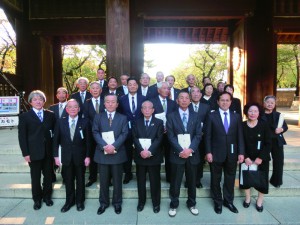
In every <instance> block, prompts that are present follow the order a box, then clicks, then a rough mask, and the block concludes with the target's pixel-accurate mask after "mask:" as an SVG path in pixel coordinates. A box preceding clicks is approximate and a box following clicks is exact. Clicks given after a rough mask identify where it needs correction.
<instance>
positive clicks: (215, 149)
mask: <svg viewBox="0 0 300 225" xmlns="http://www.w3.org/2000/svg"><path fill="white" fill-rule="evenodd" d="M231 102H232V95H231V94H230V93H228V92H222V93H220V94H219V96H218V105H219V109H218V110H216V111H214V112H212V113H210V114H209V116H208V120H207V123H206V131H205V146H206V147H205V150H206V159H207V161H208V162H209V163H210V168H211V190H212V197H213V200H214V210H215V212H216V213H217V214H221V213H222V204H223V205H224V206H225V207H227V208H228V209H229V210H230V211H232V212H234V213H238V210H237V208H236V207H235V206H234V205H233V199H234V181H235V174H236V166H237V161H238V162H239V163H242V162H243V161H244V152H245V146H244V139H243V130H242V120H241V116H240V115H239V114H235V113H233V112H230V110H229V107H230V104H231ZM222 170H224V185H223V196H222V192H221V187H220V182H221V178H222Z"/></svg>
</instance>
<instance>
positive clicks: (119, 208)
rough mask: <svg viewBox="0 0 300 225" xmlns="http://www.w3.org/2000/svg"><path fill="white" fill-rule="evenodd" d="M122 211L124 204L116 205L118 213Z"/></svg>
mask: <svg viewBox="0 0 300 225" xmlns="http://www.w3.org/2000/svg"><path fill="white" fill-rule="evenodd" d="M121 212H122V206H120V205H116V206H115V213H116V214H120V213H121Z"/></svg>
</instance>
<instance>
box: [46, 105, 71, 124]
mask: <svg viewBox="0 0 300 225" xmlns="http://www.w3.org/2000/svg"><path fill="white" fill-rule="evenodd" d="M49 110H50V111H52V112H54V115H55V118H56V119H57V120H58V119H59V118H60V117H59V103H57V104H54V105H51V106H50V107H49ZM65 116H68V113H67V111H66V107H65V108H64V110H63V112H62V114H61V118H62V117H65Z"/></svg>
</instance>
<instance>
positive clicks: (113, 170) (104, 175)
mask: <svg viewBox="0 0 300 225" xmlns="http://www.w3.org/2000/svg"><path fill="white" fill-rule="evenodd" d="M98 168H99V176H100V195H99V202H100V205H101V206H104V207H108V206H109V183H110V179H111V177H112V183H113V197H112V205H113V206H121V205H122V175H123V164H115V165H106V164H98Z"/></svg>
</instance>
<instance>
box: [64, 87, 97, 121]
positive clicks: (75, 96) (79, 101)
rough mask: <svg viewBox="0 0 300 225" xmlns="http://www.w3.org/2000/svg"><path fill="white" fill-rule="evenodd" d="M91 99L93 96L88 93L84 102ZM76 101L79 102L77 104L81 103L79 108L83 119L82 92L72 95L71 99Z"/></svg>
mask: <svg viewBox="0 0 300 225" xmlns="http://www.w3.org/2000/svg"><path fill="white" fill-rule="evenodd" d="M91 97H93V96H92V94H91V93H90V92H88V91H87V92H86V94H85V98H84V102H85V101H86V100H88V99H90V98H91ZM72 98H73V99H76V100H77V102H78V103H79V107H80V112H79V114H78V115H79V117H81V116H82V114H84V103H82V101H81V96H80V92H79V91H78V92H76V93H73V94H72V95H71V97H70V99H72Z"/></svg>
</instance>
